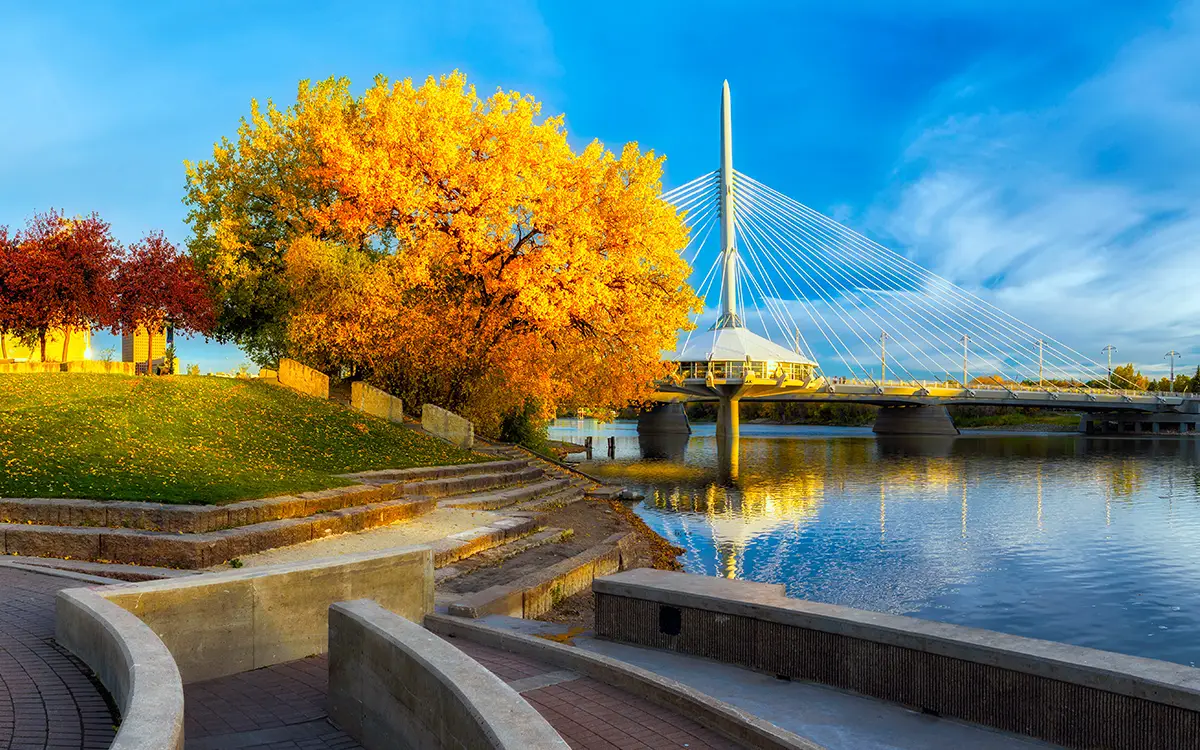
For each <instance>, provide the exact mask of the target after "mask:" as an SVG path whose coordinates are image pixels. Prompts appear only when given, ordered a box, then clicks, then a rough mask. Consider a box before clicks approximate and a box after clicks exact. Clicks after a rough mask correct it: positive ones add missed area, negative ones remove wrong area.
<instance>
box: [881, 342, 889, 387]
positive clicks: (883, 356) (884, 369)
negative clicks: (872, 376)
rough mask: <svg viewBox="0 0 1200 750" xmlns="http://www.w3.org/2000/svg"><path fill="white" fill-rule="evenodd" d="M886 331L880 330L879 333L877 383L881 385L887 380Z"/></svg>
mask: <svg viewBox="0 0 1200 750" xmlns="http://www.w3.org/2000/svg"><path fill="white" fill-rule="evenodd" d="M887 340H888V335H887V331H882V332H880V334H879V349H880V352H881V354H880V360H879V361H880V367H879V384H880V385H883V384H884V383H886V382H887Z"/></svg>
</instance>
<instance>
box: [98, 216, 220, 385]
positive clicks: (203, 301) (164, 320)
mask: <svg viewBox="0 0 1200 750" xmlns="http://www.w3.org/2000/svg"><path fill="white" fill-rule="evenodd" d="M114 287H115V292H116V294H115V297H114V305H113V325H112V330H113V333H117V332H124V333H127V334H129V335H133V334H134V332H135V331H137V330H138V329H139V328H145V330H146V334H147V336H148V337H149V341H148V345H147V348H146V372H147V373H153V371H154V334H155V331H157V330H159V329H160V328H162V327H163V326H164V325H170V326H172V327H174V329H175V330H177V331H181V332H183V333H200V334H204V335H208V334H210V333H212V329H213V324H214V320H215V311H214V308H213V303H212V298H211V296H210V295H209V290H208V286H207V285H206V284H205V282H204V280H203V279H202V278H201V276H200V274H199V272H197V270H196V268H195V266H194V265H192V259H191V258H190V257H189V256H187V255H184V254H183V253H181V252H179V251H178V250H177V249H176V247H175V246H174V245H172V244H171V243H170V242H168V241H167V238H166V237H165V236H164V235H163V233H162V232H152V233H150V234H148V235H146V237H145V238H144V239H142V241H141V242H137V243H135V244H133V245H130V246H129V250H128V252H127V253H126V254H125V257H124V258H122V259H121V262H120V263H119V264H118V266H117V272H116V276H115V279H114Z"/></svg>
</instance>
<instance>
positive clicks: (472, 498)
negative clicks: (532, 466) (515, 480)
mask: <svg viewBox="0 0 1200 750" xmlns="http://www.w3.org/2000/svg"><path fill="white" fill-rule="evenodd" d="M539 472H540V470H539ZM539 479H540V481H536V482H531V483H529V484H526V485H522V486H520V487H512V488H509V489H504V490H499V491H488V492H476V493H473V494H470V495H462V496H458V497H454V498H452V499H449V500H442V501H441V502H440V503H439V505H441V506H442V507H443V508H459V509H460V510H497V509H499V508H507V507H508V506H510V505H514V504H516V503H519V502H522V501H526V500H530V499H532V498H538V497H542V496H544V495H547V494H550V493H553V492H557V491H559V490H561V489H563V488H564V487H566V486H567V485H568V484H570V482H569V481H568V480H566V479H543V478H541V477H540V476H539Z"/></svg>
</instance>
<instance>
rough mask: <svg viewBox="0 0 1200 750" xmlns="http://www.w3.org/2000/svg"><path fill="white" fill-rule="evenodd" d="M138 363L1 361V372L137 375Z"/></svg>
mask: <svg viewBox="0 0 1200 750" xmlns="http://www.w3.org/2000/svg"><path fill="white" fill-rule="evenodd" d="M137 365H138V363H137V362H101V361H97V360H90V359H81V360H76V361H73V362H7V363H0V374H23V373H31V372H86V373H93V374H99V375H136V374H137V370H136V368H137Z"/></svg>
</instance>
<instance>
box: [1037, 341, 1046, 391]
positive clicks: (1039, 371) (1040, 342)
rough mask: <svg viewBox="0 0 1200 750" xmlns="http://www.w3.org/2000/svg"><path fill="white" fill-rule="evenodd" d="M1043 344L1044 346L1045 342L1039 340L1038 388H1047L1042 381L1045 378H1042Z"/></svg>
mask: <svg viewBox="0 0 1200 750" xmlns="http://www.w3.org/2000/svg"><path fill="white" fill-rule="evenodd" d="M1043 344H1044V342H1043V341H1042V340H1041V339H1038V340H1037V345H1038V388H1043V387H1045V386H1043V385H1042V380H1043V378H1042V346H1043Z"/></svg>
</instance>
